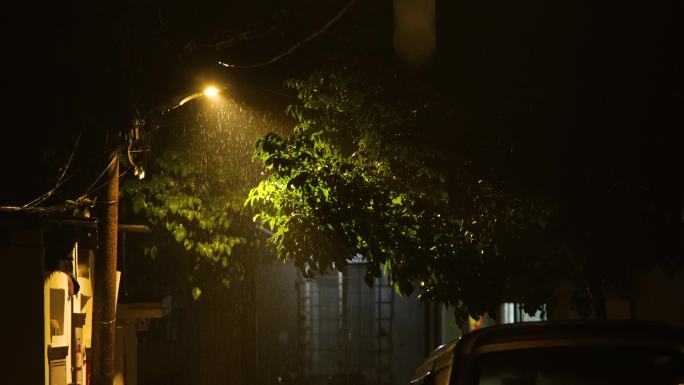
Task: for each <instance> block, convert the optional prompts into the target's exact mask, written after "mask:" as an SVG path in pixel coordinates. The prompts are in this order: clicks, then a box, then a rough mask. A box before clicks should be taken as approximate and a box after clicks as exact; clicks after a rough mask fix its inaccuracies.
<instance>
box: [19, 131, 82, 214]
mask: <svg viewBox="0 0 684 385" xmlns="http://www.w3.org/2000/svg"><path fill="white" fill-rule="evenodd" d="M82 135H83V130H81V131H80V132H79V133H78V138H76V143H75V144H74V149H73V150H72V151H71V155H69V160H67V163H66V165H64V167H62V172H61V174H60V175H59V177H58V178H57V183H56V184H55V186H54V187H53V188H52V189H50V190H49V191H48V192H46V193H45V194H43V195H41V196H39V197H38V198H36V199H34V200H32V201H31V202H29V203H26V204H25V205H23V206H21V207H33V206H36V205H39V204H41V203H43V202H45V201H46V200H47V199H48V198H50V197H51V196H52V194H54V193H55V191H57V189H58V188H59V187H60V186H62V185H63V184H64V183H65V182H66V181H67V180H69V179H70V178H71V176H70V177H69V178H67V179H64V176H65V175H66V172H67V170H69V166H70V165H71V161H72V159H74V154H75V153H76V149H78V144H79V143H80V142H81V136H82ZM72 176H73V175H72Z"/></svg>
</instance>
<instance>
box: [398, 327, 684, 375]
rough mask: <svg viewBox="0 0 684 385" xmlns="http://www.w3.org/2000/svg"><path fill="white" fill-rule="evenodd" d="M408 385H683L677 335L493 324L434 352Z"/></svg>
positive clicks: (679, 331) (683, 351)
mask: <svg viewBox="0 0 684 385" xmlns="http://www.w3.org/2000/svg"><path fill="white" fill-rule="evenodd" d="M411 384H412V385H599V384H600V385H618V384H619V385H625V384H629V385H637V384H638V385H684V328H683V327H680V326H675V325H670V324H662V323H655V322H645V321H644V322H641V321H604V322H588V321H584V322H534V323H520V324H509V325H497V326H492V327H488V328H484V329H480V330H477V331H474V332H472V333H469V334H466V335H465V336H463V337H462V338H460V339H458V340H454V341H451V342H450V343H448V344H446V345H443V346H440V347H439V348H437V349H436V350H435V351H434V352H432V353H431V354H430V355H429V356H428V357H427V359H426V360H425V361H424V362H423V363H422V364H421V365H420V366H419V367H418V369H417V370H416V372H415V375H414V377H413V379H412V380H411Z"/></svg>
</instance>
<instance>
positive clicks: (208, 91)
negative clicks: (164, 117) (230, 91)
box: [169, 86, 225, 111]
mask: <svg viewBox="0 0 684 385" xmlns="http://www.w3.org/2000/svg"><path fill="white" fill-rule="evenodd" d="M223 90H225V88H224V89H219V88H217V87H215V86H207V87H206V88H204V90H203V91H202V92H196V93H194V94H192V95H188V96H186V97H184V98H183V99H182V100H181V101H180V102H179V103H178V104H177V105H175V106H173V107H171V108H170V109H169V111H170V110H172V109H174V108H178V107H180V106H182V105H183V104H185V103H187V102H189V101H191V100H193V99H197V98H199V97H201V96H206V97H208V98H210V99H215V98H216V97H218V95H219V94H220V93H221V92H222V91H223Z"/></svg>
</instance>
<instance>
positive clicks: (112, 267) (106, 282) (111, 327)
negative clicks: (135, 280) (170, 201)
mask: <svg viewBox="0 0 684 385" xmlns="http://www.w3.org/2000/svg"><path fill="white" fill-rule="evenodd" d="M106 175H107V183H108V184H107V189H106V191H105V194H103V196H101V197H100V199H101V201H100V202H98V203H100V204H103V205H104V206H105V208H104V209H103V212H102V215H101V216H100V222H99V226H98V232H99V239H100V243H99V249H100V250H99V253H98V254H97V257H96V259H95V277H94V278H95V293H94V298H93V301H94V302H93V306H94V309H93V342H92V344H93V373H92V384H93V385H112V383H113V381H114V370H115V369H114V352H115V349H114V340H115V331H116V328H115V327H116V257H117V256H116V252H117V231H118V229H117V226H118V209H119V152H118V150H116V151H114V152H113V153H112V155H111V158H110V163H109V166H108V167H107V173H106Z"/></svg>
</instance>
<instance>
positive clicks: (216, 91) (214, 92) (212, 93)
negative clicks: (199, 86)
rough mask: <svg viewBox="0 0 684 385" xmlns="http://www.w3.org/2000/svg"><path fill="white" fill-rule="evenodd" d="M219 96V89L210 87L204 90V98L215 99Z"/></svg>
mask: <svg viewBox="0 0 684 385" xmlns="http://www.w3.org/2000/svg"><path fill="white" fill-rule="evenodd" d="M218 94H219V89H218V88H216V87H214V86H209V87H207V88H205V89H204V96H207V97H210V98H215V97H216V96H218Z"/></svg>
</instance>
